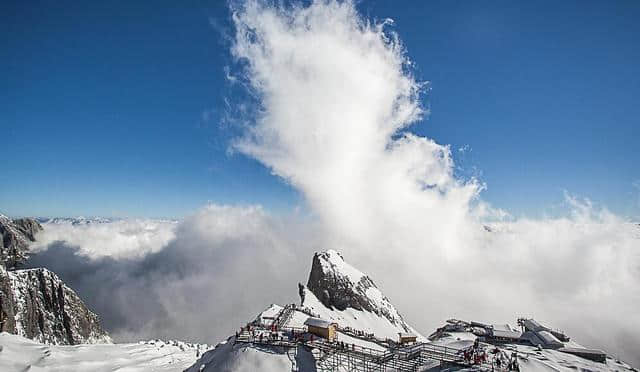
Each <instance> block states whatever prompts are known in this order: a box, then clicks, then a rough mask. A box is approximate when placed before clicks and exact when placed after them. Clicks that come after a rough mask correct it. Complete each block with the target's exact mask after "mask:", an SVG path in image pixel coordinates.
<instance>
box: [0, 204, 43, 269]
mask: <svg viewBox="0 0 640 372" xmlns="http://www.w3.org/2000/svg"><path fill="white" fill-rule="evenodd" d="M41 230H42V226H41V225H40V223H38V221H36V220H34V219H32V218H20V219H16V220H11V219H9V218H8V217H6V216H3V215H0V244H1V245H0V265H3V266H5V267H7V268H14V267H16V266H17V265H19V264H20V263H22V262H24V261H25V260H26V259H27V256H28V252H29V243H31V242H34V241H35V236H36V234H37V233H38V232H39V231H41Z"/></svg>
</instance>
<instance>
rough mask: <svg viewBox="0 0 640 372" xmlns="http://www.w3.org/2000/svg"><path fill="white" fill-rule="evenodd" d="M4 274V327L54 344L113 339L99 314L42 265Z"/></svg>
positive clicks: (12, 331) (100, 341) (103, 341)
mask: <svg viewBox="0 0 640 372" xmlns="http://www.w3.org/2000/svg"><path fill="white" fill-rule="evenodd" d="M4 275H5V278H3V280H2V299H3V302H2V303H1V304H0V307H1V311H2V314H3V317H4V319H3V322H2V324H1V325H0V328H1V329H2V331H6V332H9V333H14V334H17V335H20V336H24V337H27V338H30V339H33V340H35V341H38V342H42V343H46V344H54V345H76V344H85V343H110V342H111V339H110V338H109V336H108V335H107V333H106V332H105V331H104V330H103V329H102V327H101V326H100V319H99V317H98V316H97V315H96V314H94V313H93V312H91V311H90V310H89V309H88V308H87V307H86V306H85V304H84V303H83V302H82V300H81V299H80V297H78V295H77V294H76V293H75V292H74V291H73V290H72V289H71V288H69V287H68V286H67V285H66V284H64V282H62V280H60V278H58V276H57V275H56V274H55V273H53V272H51V271H49V270H47V269H42V268H39V269H28V270H16V271H5V272H4ZM7 281H8V286H7Z"/></svg>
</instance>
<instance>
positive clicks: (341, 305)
mask: <svg viewBox="0 0 640 372" xmlns="http://www.w3.org/2000/svg"><path fill="white" fill-rule="evenodd" d="M307 288H308V289H309V290H310V291H311V292H312V293H313V294H314V295H315V296H316V297H317V298H318V300H320V302H322V304H323V305H324V306H326V307H327V308H329V309H337V310H341V311H343V310H345V309H347V308H352V309H355V310H359V311H368V312H370V313H374V314H376V315H378V316H381V317H384V318H387V319H388V320H389V322H391V323H392V324H394V325H396V326H399V327H401V328H403V329H404V330H405V331H408V330H409V327H408V326H407V325H406V323H405V322H404V320H403V319H402V316H401V315H400V314H399V313H398V311H397V310H396V308H395V307H394V306H393V305H392V304H391V302H390V301H389V299H388V298H387V297H385V296H384V295H383V294H382V292H381V291H380V290H379V289H378V287H376V285H375V283H374V282H373V280H371V278H370V277H369V276H367V275H365V274H363V273H362V272H360V271H359V270H357V269H356V268H354V267H353V266H351V265H349V264H348V263H346V262H345V261H344V259H343V257H342V255H341V254H340V253H338V252H336V251H334V250H328V251H326V252H320V253H315V254H314V255H313V262H312V265H311V273H310V274H309V280H308V281H307ZM303 289H304V288H303V287H300V288H299V292H300V295H301V298H302V297H303V295H304V290H303ZM302 302H304V298H302Z"/></svg>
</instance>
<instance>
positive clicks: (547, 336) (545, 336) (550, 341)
mask: <svg viewBox="0 0 640 372" xmlns="http://www.w3.org/2000/svg"><path fill="white" fill-rule="evenodd" d="M536 334H537V335H538V337H540V339H542V341H544V343H545V344H546V345H558V346H563V345H564V344H563V343H562V342H561V341H560V340H558V339H557V338H556V336H554V335H552V334H551V332H548V331H540V332H536Z"/></svg>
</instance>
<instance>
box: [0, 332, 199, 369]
mask: <svg viewBox="0 0 640 372" xmlns="http://www.w3.org/2000/svg"><path fill="white" fill-rule="evenodd" d="M208 349H210V347H209V346H208V345H201V344H190V343H185V342H180V341H166V342H165V341H160V340H155V341H145V342H140V343H131V344H91V345H89V344H85V345H74V346H54V345H45V344H41V343H37V342H35V341H32V340H29V339H27V338H24V337H21V336H17V335H12V334H9V333H6V332H2V333H0V371H2V372H23V371H33V372H38V371H50V372H76V371H78V372H86V371H92V372H107V371H127V372H142V371H157V372H181V371H183V370H185V369H186V368H188V367H189V366H191V365H192V364H193V363H194V362H195V361H196V360H197V359H198V357H199V356H201V355H202V354H203V353H204V352H205V351H206V350H208Z"/></svg>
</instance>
